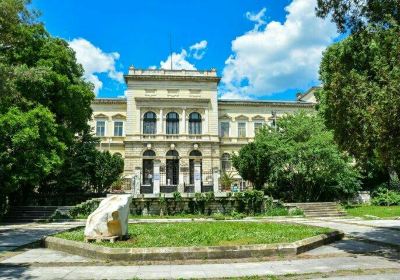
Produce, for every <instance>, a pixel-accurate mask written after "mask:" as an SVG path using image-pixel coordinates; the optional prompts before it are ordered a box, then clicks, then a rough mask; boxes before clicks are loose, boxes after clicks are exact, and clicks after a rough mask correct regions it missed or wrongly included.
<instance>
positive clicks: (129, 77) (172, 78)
mask: <svg viewBox="0 0 400 280" xmlns="http://www.w3.org/2000/svg"><path fill="white" fill-rule="evenodd" d="M124 79H125V82H126V83H128V80H134V81H196V82H215V83H217V84H218V83H219V81H220V80H221V78H220V77H213V76H172V75H171V76H170V75H165V76H164V75H129V74H128V75H124Z"/></svg>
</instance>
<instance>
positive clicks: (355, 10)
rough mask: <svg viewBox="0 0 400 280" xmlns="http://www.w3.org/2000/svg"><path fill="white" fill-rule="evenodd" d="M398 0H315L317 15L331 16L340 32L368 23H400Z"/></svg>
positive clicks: (388, 24)
mask: <svg viewBox="0 0 400 280" xmlns="http://www.w3.org/2000/svg"><path fill="white" fill-rule="evenodd" d="M399 7H400V3H399V0H317V8H316V12H317V16H320V17H322V18H326V17H331V18H332V21H333V22H335V23H336V26H337V28H338V30H339V31H340V32H342V33H346V32H347V31H350V32H351V33H356V32H358V31H359V30H360V29H364V28H365V27H366V26H368V25H369V24H379V25H383V26H386V27H388V26H391V25H393V23H395V24H400V8H399Z"/></svg>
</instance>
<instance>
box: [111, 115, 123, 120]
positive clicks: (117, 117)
mask: <svg viewBox="0 0 400 280" xmlns="http://www.w3.org/2000/svg"><path fill="white" fill-rule="evenodd" d="M112 118H113V119H122V120H125V119H126V116H124V115H122V114H115V115H113V116H112Z"/></svg>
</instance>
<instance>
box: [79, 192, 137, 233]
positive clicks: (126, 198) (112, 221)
mask: <svg viewBox="0 0 400 280" xmlns="http://www.w3.org/2000/svg"><path fill="white" fill-rule="evenodd" d="M130 203H131V196H130V195H113V196H109V197H107V198H105V199H104V200H102V201H101V202H100V205H99V207H98V208H97V209H96V210H95V211H94V212H93V213H92V214H90V215H89V217H88V219H87V220H86V227H85V237H86V238H101V237H111V236H119V237H121V236H127V235H128V218H129V205H130Z"/></svg>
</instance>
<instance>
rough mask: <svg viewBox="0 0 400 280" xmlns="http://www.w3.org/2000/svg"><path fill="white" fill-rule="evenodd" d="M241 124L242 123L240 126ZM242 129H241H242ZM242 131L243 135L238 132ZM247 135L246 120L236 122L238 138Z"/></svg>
mask: <svg viewBox="0 0 400 280" xmlns="http://www.w3.org/2000/svg"><path fill="white" fill-rule="evenodd" d="M241 125H244V126H243V127H241ZM242 129H243V131H242ZM241 131H242V132H244V135H241V133H240V132H241ZM246 137H247V123H246V122H238V138H246Z"/></svg>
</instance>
